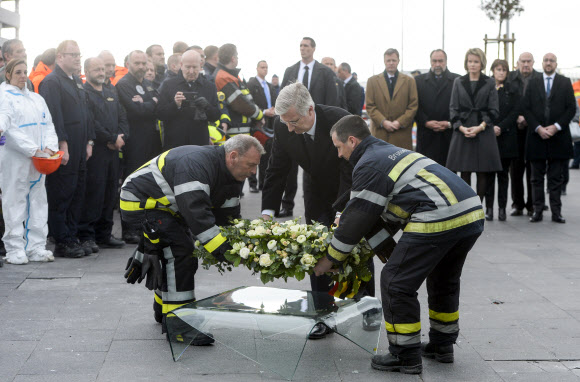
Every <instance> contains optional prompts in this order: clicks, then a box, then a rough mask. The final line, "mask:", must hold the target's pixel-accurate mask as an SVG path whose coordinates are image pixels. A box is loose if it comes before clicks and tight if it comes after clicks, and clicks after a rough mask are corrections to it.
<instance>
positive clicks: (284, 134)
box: [262, 105, 352, 224]
mask: <svg viewBox="0 0 580 382" xmlns="http://www.w3.org/2000/svg"><path fill="white" fill-rule="evenodd" d="M314 110H315V112H316V128H315V137H314V142H313V143H312V142H310V143H307V142H306V139H310V138H309V137H305V135H306V133H305V134H296V133H294V132H289V131H288V127H287V126H286V125H284V124H283V123H281V122H280V118H279V117H276V121H275V122H274V143H273V147H272V154H271V157H270V162H269V164H268V169H267V170H266V180H265V182H264V189H263V190H262V210H274V211H277V210H278V208H279V207H280V202H281V200H282V194H283V193H284V187H285V185H286V177H287V175H288V172H289V171H290V167H291V166H292V161H294V160H295V161H296V162H298V164H299V165H300V167H302V169H303V170H304V172H305V173H306V176H305V186H304V198H305V202H304V203H305V209H306V212H305V213H306V218H307V219H311V220H316V221H319V222H321V223H324V224H327V223H328V220H329V219H330V220H331V221H332V220H334V213H335V212H336V211H333V209H332V204H333V202H334V201H335V200H336V199H337V198H338V197H339V196H340V195H342V194H343V193H344V192H346V191H347V190H348V189H349V188H350V185H351V173H352V167H351V166H350V164H349V163H348V161H346V160H344V159H341V158H339V157H338V153H337V150H336V148H335V147H334V145H333V144H332V139H331V138H330V129H331V128H332V126H333V125H334V124H335V123H336V122H338V120H339V119H341V118H342V117H344V116H346V115H349V114H348V112H346V111H345V110H343V109H340V108H337V107H331V106H324V105H316V107H315V109H314ZM310 145H311V146H310ZM309 147H312V148H309Z"/></svg>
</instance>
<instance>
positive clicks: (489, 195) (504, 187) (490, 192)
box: [485, 158, 512, 208]
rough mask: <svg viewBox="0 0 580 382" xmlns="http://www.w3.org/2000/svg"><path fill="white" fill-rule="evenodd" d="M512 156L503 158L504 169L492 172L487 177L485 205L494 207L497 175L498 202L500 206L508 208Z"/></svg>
mask: <svg viewBox="0 0 580 382" xmlns="http://www.w3.org/2000/svg"><path fill="white" fill-rule="evenodd" d="M511 163H512V160H511V158H507V159H506V158H502V160H501V166H502V168H503V170H502V171H498V172H490V173H489V177H488V179H487V191H486V192H485V206H486V207H487V208H493V201H494V199H495V177H496V176H497V204H498V206H499V208H506V206H507V199H508V195H507V194H508V186H509V171H510V164H511Z"/></svg>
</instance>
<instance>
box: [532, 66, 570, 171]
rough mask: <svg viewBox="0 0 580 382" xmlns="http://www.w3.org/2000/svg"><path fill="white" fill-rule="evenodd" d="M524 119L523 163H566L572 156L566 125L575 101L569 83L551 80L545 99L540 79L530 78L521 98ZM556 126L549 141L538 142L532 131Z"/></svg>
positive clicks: (568, 80)
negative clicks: (540, 161)
mask: <svg viewBox="0 0 580 382" xmlns="http://www.w3.org/2000/svg"><path fill="white" fill-rule="evenodd" d="M523 102H524V117H525V118H526V122H527V123H528V129H527V133H528V137H527V141H526V159H527V160H546V159H569V158H572V157H573V155H574V152H573V148H572V138H571V136H570V121H571V120H572V118H573V117H574V114H575V113H576V100H575V98H574V89H573V88H572V83H571V82H570V79H569V78H567V77H564V76H561V75H559V74H556V75H555V77H554V83H553V85H552V89H551V91H550V96H549V97H548V98H547V99H546V90H545V87H544V78H543V76H537V77H535V78H532V79H531V80H530V82H529V84H528V88H527V89H526V94H525V96H524V101H523ZM555 123H558V124H559V125H560V126H561V127H562V130H561V131H558V132H557V133H556V134H555V135H554V136H553V137H551V138H549V139H546V140H544V139H542V138H541V137H540V135H539V134H538V133H536V128H537V127H538V126H544V127H546V126H549V125H553V124H555Z"/></svg>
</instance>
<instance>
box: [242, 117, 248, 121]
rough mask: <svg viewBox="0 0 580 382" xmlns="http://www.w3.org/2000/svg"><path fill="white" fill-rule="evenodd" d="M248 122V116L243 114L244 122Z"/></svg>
mask: <svg viewBox="0 0 580 382" xmlns="http://www.w3.org/2000/svg"><path fill="white" fill-rule="evenodd" d="M246 122H248V117H246V116H245V115H242V123H246Z"/></svg>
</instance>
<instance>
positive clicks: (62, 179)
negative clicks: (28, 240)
mask: <svg viewBox="0 0 580 382" xmlns="http://www.w3.org/2000/svg"><path fill="white" fill-rule="evenodd" d="M70 144H71V143H69V145H70ZM69 150H70V146H69ZM83 150H84V146H83ZM75 154H76V155H75ZM75 154H72V153H71V156H70V159H69V161H68V163H67V165H66V166H63V165H61V166H60V167H59V168H58V170H57V171H55V172H53V173H52V174H50V175H48V176H47V177H46V196H47V199H48V229H49V231H50V235H51V236H52V237H53V238H54V241H55V242H56V243H57V244H60V243H66V242H72V241H76V240H77V230H78V223H79V221H80V218H81V212H82V209H83V208H84V199H85V186H86V173H87V169H86V160H85V156H84V155H80V154H79V153H75Z"/></svg>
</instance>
